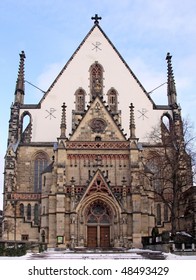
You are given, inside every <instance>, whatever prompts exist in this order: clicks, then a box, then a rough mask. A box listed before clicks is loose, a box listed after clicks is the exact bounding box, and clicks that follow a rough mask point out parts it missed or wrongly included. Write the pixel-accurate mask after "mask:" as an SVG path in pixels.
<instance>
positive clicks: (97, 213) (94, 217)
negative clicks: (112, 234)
mask: <svg viewBox="0 0 196 280" xmlns="http://www.w3.org/2000/svg"><path fill="white" fill-rule="evenodd" d="M87 223H96V224H109V223H110V213H109V209H108V207H107V206H106V205H104V203H103V202H101V201H97V202H95V203H94V204H93V205H91V207H90V209H89V211H88V215H87Z"/></svg>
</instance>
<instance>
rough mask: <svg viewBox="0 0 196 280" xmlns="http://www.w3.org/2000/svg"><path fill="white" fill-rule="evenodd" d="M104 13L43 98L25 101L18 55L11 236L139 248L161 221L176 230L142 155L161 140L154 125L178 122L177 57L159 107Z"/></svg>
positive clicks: (8, 161) (7, 205) (9, 185)
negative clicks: (104, 24) (152, 136)
mask: <svg viewBox="0 0 196 280" xmlns="http://www.w3.org/2000/svg"><path fill="white" fill-rule="evenodd" d="M99 19H100V18H98V17H97V15H96V16H95V18H94V20H95V22H94V25H93V27H92V29H91V30H90V31H89V33H88V34H87V36H86V37H85V38H84V40H83V41H82V43H81V44H80V46H79V47H78V49H77V50H76V51H75V52H74V54H73V55H72V57H71V58H70V60H69V61H68V62H67V64H66V65H65V66H64V67H63V69H62V70H61V72H60V73H59V75H58V76H57V77H56V79H55V80H54V82H53V83H52V85H51V86H50V87H49V89H48V90H47V92H45V93H44V95H43V97H42V99H41V100H40V102H39V103H38V104H25V103H24V97H25V94H26V93H25V87H24V83H25V79H24V66H25V65H24V64H25V53H24V52H21V54H20V64H19V71H18V78H17V83H16V90H15V100H14V102H13V104H12V106H11V116H10V122H9V135H8V148H7V151H6V156H5V179H4V227H3V239H4V240H14V241H26V242H28V241H29V242H41V243H46V244H47V246H48V247H51V248H55V247H56V246H58V247H62V248H66V247H70V248H76V247H86V248H97V247H98V248H109V247H110V248H119V247H126V248H130V247H132V246H134V247H141V246H142V243H141V240H142V237H143V236H150V235H151V232H152V229H153V228H155V227H156V226H158V227H159V230H160V232H161V231H164V230H170V229H171V220H170V213H169V211H168V209H166V207H165V206H164V203H162V202H160V200H157V197H156V194H155V192H154V191H153V189H152V188H153V186H152V184H151V181H150V180H149V177H148V176H145V173H150V171H149V170H148V169H147V167H146V166H145V165H144V164H143V162H142V159H143V157H144V154H145V153H146V152H147V151H148V150H149V149H152V147H153V145H152V143H150V141H147V135H148V133H149V132H150V131H151V130H152V127H154V126H157V125H159V126H161V125H163V118H164V117H166V118H167V119H169V121H171V122H172V123H173V127H175V126H179V124H180V122H181V109H180V107H179V106H178V105H177V96H176V90H175V82H174V77H173V70H172V65H171V56H170V55H169V54H168V55H167V58H166V59H167V67H168V73H167V74H168V92H167V93H166V94H167V95H168V104H167V105H156V104H155V103H154V102H153V100H152V99H151V97H150V95H149V94H148V93H147V92H146V90H145V89H144V87H143V86H142V85H141V83H140V82H139V80H138V79H137V77H136V76H135V75H134V73H133V72H132V70H131V69H130V68H129V66H128V65H127V63H126V62H125V61H124V59H123V58H122V56H121V55H120V53H119V52H118V51H117V49H116V48H115V47H114V45H113V44H112V43H111V41H110V40H109V38H108V37H107V35H106V34H105V33H104V31H103V30H102V29H101V27H100V25H99ZM25 125H26V126H25ZM191 223H192V221H191V220H190V221H189V226H190V227H191V225H192V224H191ZM182 224H183V225H184V223H182ZM186 226H187V225H186Z"/></svg>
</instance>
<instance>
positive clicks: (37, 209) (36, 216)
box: [34, 203, 39, 225]
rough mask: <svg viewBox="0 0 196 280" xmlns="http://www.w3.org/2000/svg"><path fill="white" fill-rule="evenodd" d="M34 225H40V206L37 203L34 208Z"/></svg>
mask: <svg viewBox="0 0 196 280" xmlns="http://www.w3.org/2000/svg"><path fill="white" fill-rule="evenodd" d="M34 224H35V225H38V224H39V205H38V204H37V203H36V204H35V206H34Z"/></svg>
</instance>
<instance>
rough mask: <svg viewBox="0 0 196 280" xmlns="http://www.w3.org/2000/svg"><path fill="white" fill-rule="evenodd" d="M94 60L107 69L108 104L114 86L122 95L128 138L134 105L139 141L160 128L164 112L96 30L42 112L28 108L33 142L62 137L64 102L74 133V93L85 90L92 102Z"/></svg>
mask: <svg viewBox="0 0 196 280" xmlns="http://www.w3.org/2000/svg"><path fill="white" fill-rule="evenodd" d="M97 42H98V43H101V44H100V45H99V48H100V49H94V48H95V46H94V45H96V43H97ZM93 44H94V45H93ZM95 61H98V63H100V64H101V65H102V66H103V69H104V73H103V77H104V81H103V85H104V89H103V92H104V99H105V100H106V101H107V96H106V94H107V92H108V90H109V89H110V88H111V87H114V88H115V89H116V90H117V91H118V93H119V95H118V101H119V107H118V109H119V110H121V111H122V127H123V128H124V131H125V132H126V133H127V135H128V136H129V118H130V117H129V105H130V103H131V102H132V103H133V105H134V106H135V110H134V111H135V124H136V137H139V138H140V141H146V139H145V136H146V135H147V133H149V131H150V130H151V129H152V127H153V126H156V125H157V123H158V122H159V120H160V117H161V115H162V114H163V113H164V111H162V110H153V105H152V103H151V101H150V100H149V99H148V97H147V96H146V94H145V93H144V92H143V90H142V88H141V87H140V86H139V84H138V83H137V81H136V80H135V79H134V77H133V76H132V75H131V73H130V71H129V70H128V68H127V67H126V65H125V64H124V63H123V61H122V60H121V59H120V57H119V56H118V54H117V53H116V51H115V50H114V49H113V47H112V46H111V45H110V43H109V42H108V40H107V39H106V38H105V36H104V35H103V34H102V32H101V31H100V29H99V28H98V27H95V28H94V29H93V31H92V33H91V34H90V35H89V36H88V37H87V39H86V41H85V42H84V44H83V45H82V46H81V47H80V49H79V51H78V52H77V53H76V54H75V56H74V57H73V59H72V60H70V62H69V64H68V66H67V68H66V69H65V70H64V71H63V73H62V75H61V76H59V78H58V79H57V81H56V83H55V84H54V86H53V87H52V89H51V90H50V91H49V92H48V94H47V95H46V97H45V99H44V100H43V101H42V103H41V109H29V112H30V114H31V115H32V120H33V121H32V124H33V130H32V141H33V142H53V141H56V138H57V137H59V136H60V123H61V112H62V109H61V106H62V104H63V102H65V103H66V105H67V136H68V134H69V133H70V132H71V120H72V117H71V114H72V110H73V109H75V104H74V101H75V95H74V93H75V91H76V90H77V89H78V88H79V87H82V88H83V89H84V90H85V91H86V93H87V95H86V101H89V94H90V88H89V86H90V80H89V68H90V66H91V65H92V64H93V63H94V62H95ZM25 111H26V110H25ZM49 113H51V115H50V114H49ZM21 114H22V111H21Z"/></svg>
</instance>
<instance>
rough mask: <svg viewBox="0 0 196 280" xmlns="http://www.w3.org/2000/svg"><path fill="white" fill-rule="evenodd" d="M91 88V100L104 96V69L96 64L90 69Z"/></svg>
mask: <svg viewBox="0 0 196 280" xmlns="http://www.w3.org/2000/svg"><path fill="white" fill-rule="evenodd" d="M90 88H91V99H94V98H95V97H96V96H102V94H103V68H102V66H101V65H100V64H99V63H98V62H95V63H94V64H93V65H92V66H91V67H90Z"/></svg>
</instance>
